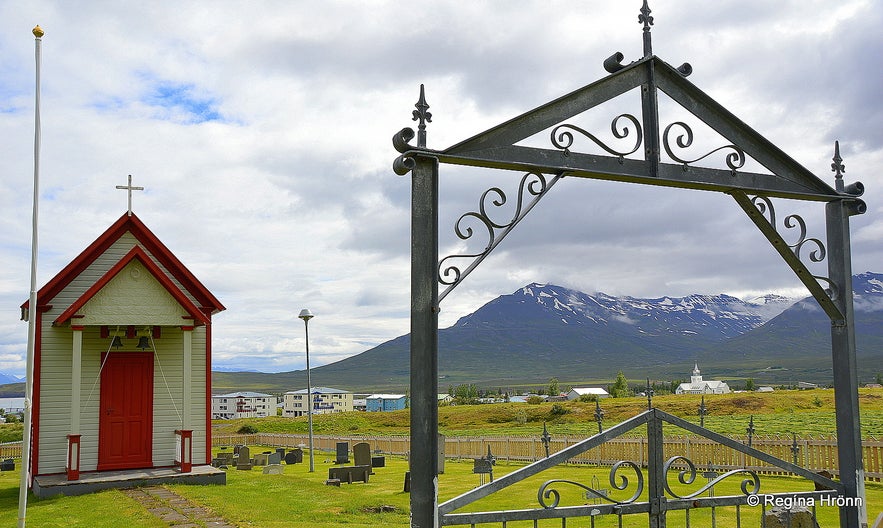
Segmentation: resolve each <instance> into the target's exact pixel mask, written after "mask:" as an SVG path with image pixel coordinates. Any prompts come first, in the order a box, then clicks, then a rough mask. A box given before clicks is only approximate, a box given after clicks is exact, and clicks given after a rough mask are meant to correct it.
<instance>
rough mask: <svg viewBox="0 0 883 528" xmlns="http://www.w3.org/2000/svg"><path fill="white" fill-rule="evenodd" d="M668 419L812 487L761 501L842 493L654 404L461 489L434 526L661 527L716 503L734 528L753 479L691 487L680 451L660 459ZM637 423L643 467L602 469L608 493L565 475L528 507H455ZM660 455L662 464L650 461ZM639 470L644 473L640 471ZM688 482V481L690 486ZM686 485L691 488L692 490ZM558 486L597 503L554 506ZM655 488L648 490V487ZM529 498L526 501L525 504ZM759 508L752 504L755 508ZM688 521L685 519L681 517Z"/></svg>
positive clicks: (751, 496) (692, 474) (831, 497)
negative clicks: (585, 520) (716, 491)
mask: <svg viewBox="0 0 883 528" xmlns="http://www.w3.org/2000/svg"><path fill="white" fill-rule="evenodd" d="M663 423H668V424H671V425H674V426H676V427H680V428H682V429H685V430H687V431H689V432H691V433H693V434H695V435H697V436H701V437H704V438H707V439H709V440H712V441H714V442H716V443H718V444H721V445H723V446H726V447H729V448H731V449H733V450H735V451H739V452H741V453H744V454H745V455H747V456H749V457H752V458H756V459H758V460H762V461H763V462H765V463H767V464H769V465H771V466H774V467H777V468H780V469H781V470H782V471H783V472H788V473H792V474H794V475H797V476H800V477H803V478H804V479H806V480H808V481H811V482H813V483H815V484H816V489H817V490H819V491H809V492H807V491H796V492H783V493H765V494H764V498H765V499H764V500H765V501H767V502H769V501H773V502H777V501H782V502H784V501H790V502H795V503H815V502H822V503H824V502H825V501H828V502H832V503H833V502H835V498H836V497H840V496H843V494H844V487H843V485H842V484H841V483H840V482H836V481H834V480H831V479H829V478H827V477H824V476H822V475H819V474H817V473H814V472H812V471H809V470H807V469H804V468H802V467H800V466H797V465H795V464H792V463H790V462H787V461H785V460H781V459H778V458H776V457H774V456H772V455H769V454H767V453H764V452H763V451H760V450H757V449H754V448H752V447H748V446H746V445H743V444H741V443H739V442H737V441H735V440H733V439H731V438H728V437H726V436H723V435H720V434H718V433H715V432H713V431H710V430H708V429H704V428H702V427H699V426H697V425H694V424H692V423H690V422H687V421H686V420H683V419H681V418H678V417H676V416H673V415H671V414H668V413H666V412H664V411H661V410H659V409H650V410H648V411H644V412H643V413H641V414H639V415H637V416H635V417H634V418H631V419H629V420H626V421H624V422H622V423H620V424H619V425H616V426H615V427H612V428H610V429H608V430H607V431H604V432H602V433H599V434H597V435H594V436H592V437H589V438H587V439H585V440H583V441H582V442H579V443H577V444H574V445H572V446H570V447H567V448H565V449H562V450H561V451H559V452H557V453H554V454H552V455H550V456H549V457H548V458H543V459H541V460H539V461H537V462H534V463H533V464H529V465H527V466H525V467H523V468H520V469H518V470H516V471H513V472H512V473H509V474H507V475H504V476H502V477H499V478H497V479H496V480H494V481H493V482H489V483H487V484H484V485H482V486H479V487H477V488H475V489H473V490H471V491H468V492H466V493H464V494H462V495H460V496H458V497H455V498H453V499H451V500H449V501H447V502H444V503H442V504H440V505H439V507H438V512H439V525H442V526H456V525H471V526H474V525H479V524H491V523H494V524H501V523H502V525H503V526H505V523H507V522H512V521H539V520H541V519H561V520H562V526H564V525H565V523H566V519H568V518H576V517H591V518H592V519H593V520H592V523H593V524H592V525H593V526H594V519H595V518H598V517H603V516H605V515H615V516H618V517H620V519H621V518H622V517H624V516H626V515H634V514H646V515H649V516H650V526H659V527H662V526H665V517H666V512H668V511H675V510H687V515H688V516H689V511H690V510H696V509H702V508H711V509H712V510H713V509H714V508H716V507H724V506H734V507H735V509H736V521H737V525H741V518H742V516H743V512H742V510H741V507H742V506H749V507H755V506H758V503H759V501H758V494H759V493H760V490H761V478H760V476H759V475H758V474H757V473H756V472H755V471H753V470H751V469H748V468H741V469H733V470H730V471H727V472H725V473H722V474H720V475H714V477H710V478H709V482H707V483H706V484H704V485H701V484H697V483H696V478H697V475H698V472H697V468H696V465H695V464H694V462H693V461H692V460H690V459H688V458H687V457H686V456H685V455H684V454H682V453H671V454H669V456H668V458H665V456H664V455H665V453H664V450H665V447H664V444H663V439H662V424H663ZM643 425H646V426H647V448H648V457H647V464H646V465H644V467H642V465H641V464H638V463H635V462H634V461H629V460H623V461H619V462H617V463H616V464H614V465H613V466H611V468H610V472H609V484H610V486H611V488H610V489H609V490H601V489H597V484H596V483H593V484H592V485H588V484H586V483H583V482H577V481H572V480H565V479H550V480H547V481H545V482H543V484H542V485H540V487H539V489H538V490H537V495H536V497H537V499H536V501H537V502H536V506H535V507H532V508H531V507H528V508H524V509H516V510H507V511H479V512H458V510H462V509H464V508H466V507H467V506H469V505H470V504H473V503H475V502H476V501H478V500H480V499H483V498H485V497H488V496H489V495H492V494H494V493H497V492H500V491H503V490H505V489H506V488H508V487H510V486H513V485H515V484H517V483H519V482H522V481H524V480H525V479H528V478H530V477H534V476H535V475H538V474H540V473H542V472H543V471H546V470H548V469H551V468H553V467H555V466H557V465H560V464H564V463H566V462H567V461H568V460H570V459H571V458H573V457H576V456H578V455H580V454H582V453H585V452H586V451H589V450H590V449H593V448H596V447H599V446H601V445H603V444H604V443H606V442H608V441H610V440H611V439H613V438H617V437H620V436H622V435H624V434H626V433H628V432H630V431H633V430H635V429H637V428H638V427H641V426H643ZM660 460H665V462H663V463H661V464H660V463H658V462H654V461H660ZM645 472H646V476H645ZM740 478H741V479H742V480H741V482H740V483H739V489H740V490H741V493H739V494H736V495H729V496H714V495H713V493H712V494H709V495H708V496H705V494H706V493H707V492H709V491H710V490H712V489H713V487H714V486H716V485H718V484H720V483H721V482H723V481H725V480H733V479H740ZM672 481H674V482H676V483H677V484H680V485H681V488H683V487H685V486H686V487H687V488H688V489H689V490H690V491H687V492H685V491H683V490H681V488H677V491H676V490H675V488H673V485H672ZM694 484H695V486H693V485H694ZM690 486H693V487H692V488H691V487H690ZM563 487H575V488H580V489H582V490H584V492H585V497H586V498H587V499H592V501H591V502H600V504H579V505H568V504H562V499H561V492H560V491H559V490H560V489H563ZM654 490H655V491H654ZM527 501H529V499H527V498H526V506H527V505H529V504H527ZM760 511H761V510H760V509H758V512H760ZM688 518H689V517H688Z"/></svg>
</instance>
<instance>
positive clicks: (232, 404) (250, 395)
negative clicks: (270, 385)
mask: <svg viewBox="0 0 883 528" xmlns="http://www.w3.org/2000/svg"><path fill="white" fill-rule="evenodd" d="M271 414H272V415H273V416H275V415H276V397H275V396H273V395H272V394H263V393H261V392H231V393H229V394H217V395H212V419H213V420H233V419H236V418H266V417H267V416H270V415H271Z"/></svg>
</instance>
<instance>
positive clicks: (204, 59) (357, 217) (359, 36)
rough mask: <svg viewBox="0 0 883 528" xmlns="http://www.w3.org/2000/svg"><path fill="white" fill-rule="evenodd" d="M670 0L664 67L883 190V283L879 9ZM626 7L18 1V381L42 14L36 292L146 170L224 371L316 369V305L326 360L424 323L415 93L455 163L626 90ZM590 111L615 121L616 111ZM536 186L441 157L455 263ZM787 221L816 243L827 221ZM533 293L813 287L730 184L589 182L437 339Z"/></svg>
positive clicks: (508, 247)
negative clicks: (403, 153)
mask: <svg viewBox="0 0 883 528" xmlns="http://www.w3.org/2000/svg"><path fill="white" fill-rule="evenodd" d="M653 3H654V2H651V8H653V13H652V14H653V16H654V17H655V25H654V27H653V31H652V36H653V47H654V52H655V53H656V54H657V55H658V56H660V57H661V58H662V59H663V60H666V61H667V62H669V63H671V64H680V63H681V62H684V61H689V62H690V63H691V64H692V65H693V68H694V74H693V75H692V76H691V77H690V80H691V81H692V82H693V83H695V84H697V85H698V86H699V87H700V88H701V89H703V90H704V91H706V92H707V93H708V94H709V95H711V96H712V97H713V98H715V99H716V100H718V101H719V102H720V103H721V104H723V105H724V106H726V107H728V108H729V109H730V110H732V111H733V112H734V113H735V114H736V115H737V116H738V117H739V118H740V119H742V120H743V121H745V122H746V123H748V124H749V125H750V126H752V127H753V128H755V129H756V130H758V131H759V132H761V133H762V134H764V135H766V136H767V137H768V138H769V139H770V140H771V141H773V142H774V143H776V144H777V145H779V146H780V147H781V148H782V149H783V150H784V151H785V152H787V153H788V154H790V155H791V156H792V157H794V158H795V159H796V160H797V161H798V162H800V163H801V164H803V165H805V166H806V167H807V168H808V169H809V170H811V171H813V172H814V173H815V174H817V175H819V176H820V177H822V178H824V179H826V180H828V181H831V180H832V174H831V172H830V163H831V161H830V158H831V155H832V148H833V141H834V139H840V140H841V146H842V149H843V155H844V158H845V159H846V165H847V173H846V178H847V181H850V182H851V181H855V180H864V183H865V184H866V185H867V188H868V191H867V193H866V195H865V197H864V198H865V200H866V201H867V203H868V205H869V213H868V214H866V215H863V216H861V217H855V218H853V232H854V233H855V239H854V244H853V252H854V253H853V266H854V269H855V270H856V271H865V270H872V271H881V270H880V269H879V264H878V263H879V262H881V257H883V247H881V243H880V240H883V238H881V237H880V236H877V235H878V234H879V233H880V232H881V230H883V228H881V227H880V221H879V220H878V218H877V217H878V216H879V213H880V207H879V205H877V204H879V203H880V197H881V194H883V193H881V191H880V189H879V188H875V186H874V185H873V181H872V179H871V178H870V175H873V174H876V169H877V167H879V165H880V162H881V161H883V145H881V143H880V138H881V137H883V111H881V108H883V107H881V105H880V104H879V93H880V92H881V90H883V81H881V79H883V73H881V72H880V71H879V68H872V67H870V65H872V64H875V62H874V61H875V60H876V57H878V56H879V54H880V52H881V51H883V50H881V44H883V41H881V39H879V37H878V28H879V27H880V23H881V17H883V15H881V13H880V10H879V9H875V6H874V5H872V4H871V3H869V2H863V1H851V2H840V3H831V2H823V1H821V0H817V1H813V2H810V3H809V5H807V3H806V2H800V3H798V2H792V1H789V2H776V3H771V2H767V1H763V0H752V1H748V2H746V1H736V0H721V1H717V2H704V1H702V0H677V1H671V2H665V3H661V2H655V3H656V4H657V5H655V6H654V5H652V4H653ZM626 4H629V5H626ZM630 4H632V3H629V2H601V1H595V2H589V3H588V4H579V5H575V4H573V3H571V2H563V1H553V2H548V1H539V0H536V1H528V2H521V3H519V4H518V7H517V8H514V7H513V6H512V4H511V3H509V2H503V1H502V0H498V1H490V0H488V1H479V2H470V3H467V4H464V3H463V2H455V1H453V0H450V1H442V2H433V3H431V4H426V5H417V4H404V3H402V2H394V1H386V2H382V1H381V2H371V3H358V2H344V1H332V2H322V3H315V4H312V3H303V2H298V3H282V4H280V3H278V2H249V3H247V4H242V3H238V2H213V3H212V4H211V5H210V6H209V5H208V4H205V3H202V2H195V1H190V2H177V3H175V4H174V5H171V4H169V5H163V4H155V3H154V4H150V5H147V4H145V5H144V6H143V7H141V6H135V5H128V4H127V5H125V6H123V5H116V4H109V3H105V2H98V3H90V4H84V5H79V4H78V5H76V6H73V5H70V4H69V3H65V2H60V1H57V0H56V1H43V2H30V3H21V2H7V3H3V4H0V53H2V57H3V61H2V62H0V134H2V137H3V138H4V141H3V142H2V144H0V160H2V161H0V163H2V166H0V167H2V168H0V211H2V214H0V299H2V301H3V302H2V303H0V351H2V354H3V359H2V360H0V371H9V372H11V373H13V374H21V373H22V371H23V357H24V349H25V342H26V335H25V334H26V325H25V324H24V323H22V322H20V321H18V317H19V313H18V306H19V304H21V302H22V301H24V300H25V299H26V297H27V293H28V280H29V279H28V266H29V264H28V263H29V254H30V247H29V244H30V196H31V176H32V173H33V168H32V148H33V113H32V112H33V100H32V98H33V40H32V38H31V37H30V29H31V28H32V27H33V26H34V25H35V24H37V23H39V24H41V26H42V27H43V28H44V29H45V30H46V36H45V37H44V38H43V84H42V87H43V102H42V112H43V155H42V170H41V196H42V199H41V206H40V207H41V218H40V260H39V274H38V275H39V282H40V283H41V284H43V283H45V282H46V281H47V280H49V278H51V277H52V276H53V275H54V274H55V273H57V272H58V271H59V270H60V269H61V268H62V267H63V266H64V265H65V264H66V263H67V262H69V261H70V260H71V259H72V258H74V257H75V256H76V255H77V254H78V253H79V252H80V251H81V250H82V249H83V248H84V247H85V246H86V245H88V244H89V243H90V242H91V241H92V240H93V239H94V238H95V237H97V236H98V235H99V234H100V233H101V232H102V231H103V230H104V229H105V228H106V227H107V226H108V225H109V224H110V223H111V222H112V221H113V220H115V219H116V218H117V217H118V216H119V215H120V214H121V213H122V212H123V211H124V210H125V204H126V202H125V194H124V193H122V192H120V191H117V190H115V189H114V186H115V185H120V184H124V183H125V177H126V175H127V174H133V175H134V178H135V179H134V183H135V185H141V186H144V187H145V188H146V190H145V191H143V192H138V193H135V197H134V209H135V211H136V213H137V214H138V215H139V217H140V218H141V219H142V220H144V221H145V223H146V224H147V225H148V226H149V227H150V228H151V229H152V230H153V231H154V232H155V233H156V234H157V235H158V236H159V237H160V238H161V239H162V240H163V241H164V242H165V243H166V245H167V246H168V247H169V248H170V249H171V250H172V251H173V252H174V253H175V254H176V255H177V256H178V257H179V258H180V259H181V260H182V261H183V262H184V263H185V265H187V266H188V268H190V269H191V271H193V272H194V273H195V274H196V276H197V277H199V278H200V280H201V281H202V282H203V283H204V284H205V285H206V286H207V287H209V289H211V290H212V291H213V292H214V293H215V294H216V295H217V296H218V297H219V298H220V299H221V301H222V302H223V303H224V304H225V305H226V306H227V308H228V310H227V311H226V312H225V313H222V314H221V315H219V316H217V318H216V319H215V327H214V337H215V345H214V350H215V352H216V357H215V363H216V365H218V366H226V367H233V366H236V367H242V368H254V369H263V370H289V369H294V368H302V367H303V360H302V357H303V338H302V334H303V329H302V327H301V326H302V325H301V323H300V321H299V320H298V319H297V318H296V315H297V313H298V311H299V310H300V309H301V308H303V307H309V308H311V309H312V310H313V311H314V312H315V313H316V319H314V320H313V321H312V322H311V334H310V336H311V356H314V357H315V358H316V359H315V362H317V363H315V364H321V363H324V362H330V361H334V360H337V359H340V358H343V357H346V356H348V355H352V354H355V353H359V352H362V351H364V350H366V349H367V348H370V347H371V346H373V345H375V344H378V343H380V342H383V341H385V340H387V339H391V338H393V337H396V336H398V335H401V334H404V333H406V332H407V331H408V328H409V323H408V306H409V298H408V291H409V286H410V281H409V261H408V251H409V247H410V241H409V235H408V225H409V213H408V211H409V200H410V179H409V178H408V177H398V176H395V175H394V174H393V173H392V171H391V163H392V160H393V159H394V158H395V156H396V152H395V151H394V150H393V149H392V146H391V143H390V138H391V137H392V135H393V133H395V132H396V131H398V130H399V129H400V128H402V127H403V126H413V122H412V121H411V111H412V110H413V105H414V103H415V102H416V98H417V90H418V86H419V84H420V83H424V84H425V85H426V94H427V99H428V102H429V104H430V106H431V108H430V111H431V112H432V113H433V122H432V123H430V125H429V144H430V147H432V148H445V147H448V146H450V145H452V144H455V143H457V142H459V141H461V140H463V139H466V138H468V137H471V136H473V135H474V134H476V133H478V132H480V131H482V130H484V129H486V128H489V127H491V126H493V125H496V124H498V123H500V122H503V121H504V120H506V119H509V118H511V117H513V116H515V115H517V114H520V113H522V112H524V111H527V110H529V109H531V108H533V107H536V106H538V105H540V104H543V103H545V102H547V101H549V100H551V99H553V98H555V97H558V96H560V95H562V94H565V93H567V92H570V91H572V90H574V89H576V88H578V87H580V86H583V85H586V84H588V83H590V82H593V81H595V80H597V79H599V78H600V77H602V76H604V75H606V74H605V72H604V71H603V69H602V68H601V62H602V61H603V60H604V59H605V58H606V57H608V56H609V55H611V54H612V53H613V52H615V51H622V52H623V53H624V54H625V56H626V61H627V62H628V61H632V60H636V59H637V58H639V57H640V56H641V53H642V50H641V27H640V25H639V24H638V23H637V14H638V9H639V7H640V5H639V2H634V3H633V4H634V5H630ZM630 105H631V108H630V109H629V108H628V107H629V106H630ZM623 106H625V107H627V109H628V110H629V111H630V112H632V113H636V114H639V109H638V108H636V107H634V104H633V103H629V102H625V103H624V104H623ZM663 106H664V105H663ZM665 108H667V107H665ZM598 110H599V112H597V114H598V115H596V116H592V119H597V120H598V121H597V122H598V123H599V125H598V127H600V130H602V131H603V132H607V130H609V124H610V121H611V120H612V118H613V117H615V114H610V115H607V113H608V112H610V111H612V108H611V109H610V110H608V109H607V108H600V109H598ZM665 111H666V112H669V111H671V112H677V111H678V110H677V109H672V110H669V109H666V110H665ZM697 135H698V133H697ZM715 140H716V139H715V138H708V137H703V138H702V141H709V142H712V143H713V142H714V141H715ZM697 141H699V138H697ZM520 177H521V175H520V174H511V173H505V172H499V171H483V170H475V169H464V168H457V167H450V166H443V167H442V183H441V188H442V197H441V202H442V204H441V207H442V211H441V222H440V228H441V244H442V248H443V251H442V256H444V255H445V254H446V253H444V250H448V249H450V248H455V247H457V246H458V244H460V245H461V246H462V243H461V242H460V241H459V240H458V239H457V238H456V237H455V235H454V233H453V230H452V226H453V222H454V221H455V220H456V219H457V218H458V217H459V216H460V215H461V214H463V213H464V212H467V211H470V210H474V209H475V208H476V207H477V205H478V199H479V197H480V195H481V193H482V192H483V191H484V190H486V189H487V188H489V187H491V186H495V185H498V186H500V188H501V189H503V190H505V192H506V193H507V194H508V195H509V196H510V199H511V198H512V194H513V193H514V192H515V189H516V188H517V182H518V180H519V179H520ZM510 204H511V202H510ZM777 208H778V211H780V213H779V216H780V218H782V217H784V216H785V215H786V214H789V213H792V212H799V213H800V214H802V215H804V217H805V218H806V220H807V222H808V223H809V224H810V231H811V233H810V234H811V235H812V236H823V235H824V213H823V208H822V207H821V206H820V205H818V204H811V205H809V206H807V205H805V204H800V203H794V202H788V201H780V202H777ZM467 246H468V244H467ZM534 281H537V282H551V283H559V284H563V285H566V286H570V287H575V288H579V289H583V290H586V291H596V290H599V291H604V292H607V293H611V294H627V295H633V296H639V297H640V296H646V297H652V296H661V295H673V296H679V295H685V294H688V293H696V292H699V293H720V292H728V291H729V292H733V291H750V292H766V291H792V289H793V288H795V287H797V286H799V281H797V280H796V279H795V278H794V276H793V273H792V272H791V271H790V270H788V269H787V267H786V265H785V264H784V263H782V262H781V260H780V259H779V257H778V256H777V255H776V254H775V252H773V251H772V249H771V248H770V247H769V244H768V243H767V242H766V240H765V239H763V237H762V236H761V235H760V233H758V232H757V230H756V229H755V228H754V227H753V225H751V223H750V222H749V221H748V220H747V218H746V217H745V215H744V214H743V213H742V212H741V210H739V209H738V207H737V206H736V204H734V203H733V202H732V200H731V199H729V197H727V196H725V195H717V194H709V193H700V192H690V191H675V190H668V189H661V188H660V189H657V188H638V187H635V186H628V185H623V184H611V183H604V182H597V181H582V180H578V179H573V178H566V179H564V180H563V181H561V182H560V183H559V184H558V186H557V187H556V188H555V189H553V191H552V192H551V193H550V194H549V196H547V197H546V199H544V200H543V202H541V203H540V204H539V205H538V206H537V207H536V208H535V210H534V211H533V212H532V213H531V214H530V215H529V216H528V217H527V218H526V219H525V220H524V222H522V224H521V225H520V226H519V228H518V229H516V230H515V231H514V232H513V233H512V235H511V236H510V237H509V239H507V240H506V241H504V243H503V244H502V245H501V246H500V247H499V248H498V251H497V252H496V253H494V254H493V255H491V256H490V258H488V259H487V260H486V261H485V263H483V264H482V266H480V267H479V268H478V269H477V270H476V272H475V273H474V274H473V275H472V276H470V277H469V279H467V281H466V282H465V283H464V284H462V285H461V286H459V287H458V288H457V289H456V290H455V291H454V292H453V293H452V294H451V295H450V296H449V297H448V298H447V299H446V300H445V302H444V304H443V307H442V308H443V311H442V315H441V318H440V319H441V321H442V324H443V325H446V324H452V323H453V322H454V321H456V319H457V318H459V317H460V316H462V315H464V314H466V313H469V312H471V311H474V310H475V309H476V308H478V307H479V306H480V305H481V304H482V303H483V302H487V301H489V300H491V299H493V298H494V297H496V296H498V295H501V294H506V293H510V292H512V291H515V290H516V289H518V288H519V287H521V286H523V285H524V284H526V283H528V282H534ZM313 339H315V341H313ZM311 359H312V358H311Z"/></svg>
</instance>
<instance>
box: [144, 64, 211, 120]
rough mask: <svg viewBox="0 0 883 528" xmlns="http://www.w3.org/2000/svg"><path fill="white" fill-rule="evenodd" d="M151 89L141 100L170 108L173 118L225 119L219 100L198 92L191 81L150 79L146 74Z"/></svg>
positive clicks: (148, 103)
mask: <svg viewBox="0 0 883 528" xmlns="http://www.w3.org/2000/svg"><path fill="white" fill-rule="evenodd" d="M144 77H145V81H147V82H148V83H149V89H148V90H147V91H146V92H145V93H144V95H143V96H142V98H141V102H143V103H145V104H147V105H150V106H154V107H160V108H163V109H165V110H168V111H169V112H170V114H171V116H170V117H172V119H176V117H174V116H177V119H182V118H183V121H184V122H186V123H204V122H206V121H223V117H222V116H221V114H220V112H218V109H217V107H218V101H217V99H215V98H213V97H208V96H205V95H202V94H199V93H198V90H197V89H196V86H195V85H193V84H190V83H176V82H172V81H163V80H155V79H150V78H149V77H150V76H149V75H145V76H144Z"/></svg>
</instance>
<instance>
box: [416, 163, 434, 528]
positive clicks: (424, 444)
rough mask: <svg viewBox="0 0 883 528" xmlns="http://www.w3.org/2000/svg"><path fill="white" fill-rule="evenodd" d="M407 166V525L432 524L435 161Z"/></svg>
mask: <svg viewBox="0 0 883 528" xmlns="http://www.w3.org/2000/svg"><path fill="white" fill-rule="evenodd" d="M414 160H415V162H416V163H415V166H414V169H413V170H412V171H411V527H412V528H431V527H434V526H438V280H437V277H438V160H437V159H435V158H432V157H424V156H420V157H415V158H414Z"/></svg>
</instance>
